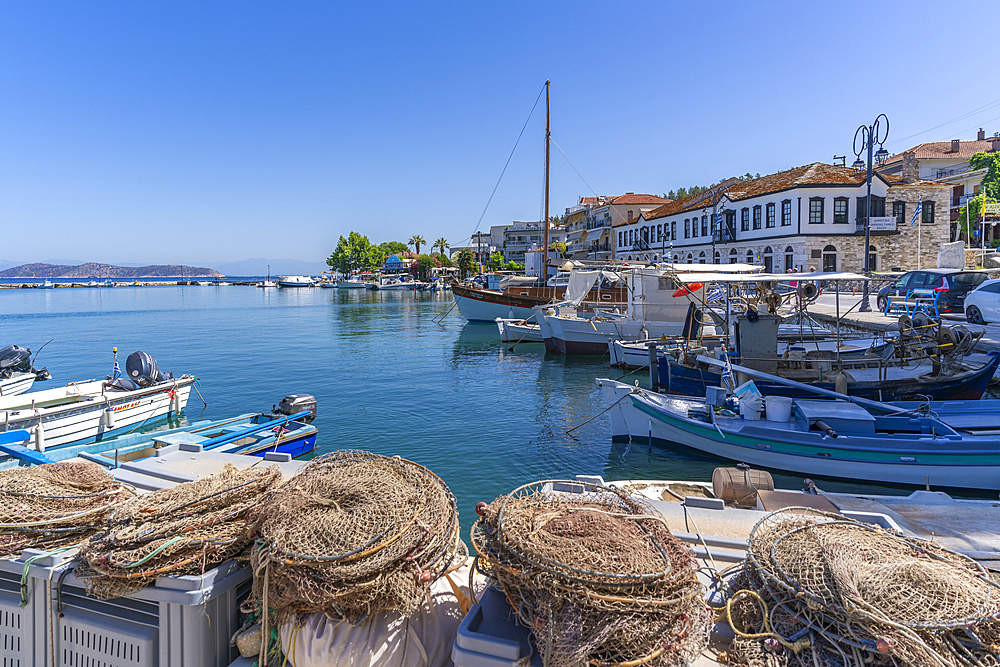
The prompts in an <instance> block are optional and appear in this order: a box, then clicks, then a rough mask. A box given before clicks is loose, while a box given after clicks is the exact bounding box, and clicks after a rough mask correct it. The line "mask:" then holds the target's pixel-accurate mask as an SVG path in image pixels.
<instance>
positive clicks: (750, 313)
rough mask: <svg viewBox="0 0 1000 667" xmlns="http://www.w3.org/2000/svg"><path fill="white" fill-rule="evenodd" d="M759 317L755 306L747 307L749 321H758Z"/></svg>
mask: <svg viewBox="0 0 1000 667" xmlns="http://www.w3.org/2000/svg"><path fill="white" fill-rule="evenodd" d="M758 319H759V316H758V315H757V311H756V310H754V309H753V308H747V321H748V322H756V321H757V320H758Z"/></svg>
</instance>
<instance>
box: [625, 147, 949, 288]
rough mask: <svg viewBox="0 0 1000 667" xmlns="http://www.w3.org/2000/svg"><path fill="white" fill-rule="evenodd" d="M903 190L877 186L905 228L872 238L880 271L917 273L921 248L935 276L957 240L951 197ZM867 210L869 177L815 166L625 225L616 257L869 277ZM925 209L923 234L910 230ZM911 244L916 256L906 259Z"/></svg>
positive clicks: (879, 208) (878, 210) (879, 207)
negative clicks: (945, 214)
mask: <svg viewBox="0 0 1000 667" xmlns="http://www.w3.org/2000/svg"><path fill="white" fill-rule="evenodd" d="M894 180H895V182H894ZM894 180H891V179H888V178H886V177H883V176H881V175H879V174H876V175H875V176H873V178H872V200H871V216H872V217H873V218H876V217H877V218H886V217H893V216H894V218H895V220H894V223H893V224H889V223H887V222H886V221H881V222H880V223H879V227H878V228H877V229H874V230H873V231H872V232H871V243H870V247H869V255H870V266H871V269H872V270H873V271H878V270H889V269H891V268H902V267H904V266H908V262H909V261H910V260H913V263H914V267H913V268H915V266H916V264H915V262H916V252H915V249H916V248H915V246H916V245H918V244H919V245H921V254H922V258H921V262H922V265H923V266H925V267H926V266H935V265H936V254H937V249H938V248H939V247H940V244H941V243H942V242H944V241H946V240H947V237H948V222H947V218H943V219H942V218H941V216H939V215H937V213H936V211H940V210H941V209H942V207H944V209H945V210H947V188H945V187H943V186H939V185H934V184H927V183H925V182H919V183H914V184H902V183H899V180H900V179H899V178H898V177H897V178H895V179H894ZM864 201H865V174H864V173H860V174H859V173H858V172H855V171H854V170H852V169H848V168H846V167H839V166H833V165H826V164H822V163H814V164H811V165H806V166H803V167H797V168H795V169H790V170H788V171H785V172H779V173H777V174H771V175H769V176H764V177H762V178H758V179H753V180H748V181H741V182H739V183H736V184H733V185H731V186H729V187H728V189H726V190H725V191H723V192H709V193H702V194H701V195H696V196H694V197H689V198H687V199H684V200H679V201H676V202H672V203H670V204H667V205H665V206H662V207H660V208H658V209H656V210H654V211H650V212H649V213H648V214H643V215H642V216H640V217H639V219H638V220H635V221H632V222H629V223H626V224H622V225H619V226H618V227H616V228H615V229H614V232H615V241H616V253H615V256H616V258H617V259H619V260H626V261H628V260H631V261H653V262H658V261H666V262H684V263H694V264H699V263H700V264H735V263H742V262H747V263H753V264H762V265H764V267H765V271H769V272H779V273H780V272H785V271H787V270H789V269H798V270H799V271H800V272H807V271H809V270H811V269H815V270H816V271H841V270H846V271H861V270H863V269H864V252H863V246H864V223H865V207H864ZM918 201H920V202H921V204H922V215H921V216H920V219H921V223H922V224H921V226H920V228H919V230H918V229H917V227H913V228H911V227H910V220H911V217H912V214H913V211H914V210H915V209H916V205H917V202H918ZM713 223H715V224H713ZM918 233H919V235H920V237H921V238H920V240H919V241H917V236H918ZM911 236H912V237H913V246H914V252H912V253H911V254H910V256H909V257H907V256H905V254H903V255H901V254H900V249H901V248H902V247H903V246H908V245H909V242H910V237H911ZM932 249H933V250H932ZM932 251H933V259H932V256H931V254H930V253H931V252H932ZM928 262H929V263H928Z"/></svg>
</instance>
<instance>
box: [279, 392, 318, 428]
mask: <svg viewBox="0 0 1000 667" xmlns="http://www.w3.org/2000/svg"><path fill="white" fill-rule="evenodd" d="M306 410H309V411H310V412H311V413H312V414H311V415H308V416H306V417H303V418H302V419H301V420H300V421H303V422H305V423H306V424H311V423H312V420H314V419H316V397H315V396H313V395H312V394H291V395H290V396H285V397H284V398H283V399H281V403H278V405H277V407H275V408H274V412H275V413H277V414H279V415H294V414H297V413H299V412H305V411H306Z"/></svg>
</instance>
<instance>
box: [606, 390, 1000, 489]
mask: <svg viewBox="0 0 1000 667" xmlns="http://www.w3.org/2000/svg"><path fill="white" fill-rule="evenodd" d="M597 384H598V386H599V387H600V388H601V389H602V391H603V393H604V398H605V402H606V403H607V405H608V406H609V410H608V413H609V414H610V415H611V421H612V434H613V435H614V436H615V438H616V439H618V440H621V439H628V440H631V441H633V442H641V443H644V444H645V443H649V444H655V445H661V446H670V447H677V446H680V447H684V448H687V449H690V450H694V451H697V452H699V453H701V454H707V455H709V456H712V457H716V458H720V459H725V460H728V461H735V462H739V463H748V464H750V465H752V466H757V467H764V468H770V469H773V470H780V471H785V472H790V473H796V474H802V475H807V476H808V475H812V476H824V477H835V478H840V479H846V480H864V481H871V482H880V483H889V484H900V485H905V486H920V487H923V486H924V485H925V484H926V483H927V481H928V480H929V481H930V483H931V484H932V485H934V486H935V487H950V488H963V489H964V488H975V489H986V490H994V489H1000V439H998V438H996V437H994V438H990V439H985V438H984V439H983V440H982V441H980V442H977V443H973V444H971V445H970V444H968V443H965V442H963V441H958V442H956V441H954V440H947V439H944V438H937V439H935V438H932V437H931V436H930V434H928V436H927V437H925V438H922V439H918V440H914V441H912V442H909V443H905V444H902V445H900V444H899V443H894V442H892V440H891V438H888V437H881V438H880V437H869V438H853V437H852V438H847V437H843V436H842V437H840V438H830V437H828V436H825V435H821V434H820V433H819V432H818V431H812V432H809V433H803V432H798V433H795V434H794V436H793V435H789V439H787V440H783V439H779V438H776V437H774V436H773V434H771V433H769V432H768V431H769V426H768V424H769V423H768V422H767V421H766V420H762V421H761V422H752V421H744V420H734V421H737V422H741V424H740V429H739V430H730V429H728V428H726V427H725V426H721V427H720V429H719V430H717V429H716V427H715V426H714V425H713V424H710V423H707V422H703V421H699V420H695V419H691V418H688V417H686V416H683V412H684V411H683V405H684V404H688V403H690V404H691V405H696V402H695V401H691V400H690V399H674V400H675V401H676V402H677V403H678V406H679V407H680V408H681V409H676V410H675V409H671V405H670V400H671V399H670V398H669V397H660V396H651V395H648V394H645V393H644V392H635V391H634V389H635V388H634V387H630V386H629V385H625V384H623V383H620V382H615V381H613V380H598V381H597ZM702 405H703V404H702ZM722 421H723V420H719V422H720V423H721V422H722ZM757 424H761V425H763V426H760V427H758V426H756V425H757ZM721 433H724V435H725V437H720V434H721ZM841 442H842V443H843V444H840V443H841Z"/></svg>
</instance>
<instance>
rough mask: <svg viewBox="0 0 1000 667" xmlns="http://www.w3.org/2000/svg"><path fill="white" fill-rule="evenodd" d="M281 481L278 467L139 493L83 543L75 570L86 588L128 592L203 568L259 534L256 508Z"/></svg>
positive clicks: (105, 593)
mask: <svg viewBox="0 0 1000 667" xmlns="http://www.w3.org/2000/svg"><path fill="white" fill-rule="evenodd" d="M280 481H281V472H280V471H279V470H278V467H277V466H270V467H267V468H255V467H250V468H247V469H246V470H238V469H237V468H235V467H234V466H232V465H229V464H227V465H226V467H225V468H223V469H222V470H221V471H219V472H218V473H216V474H214V475H211V476H209V477H205V478H202V479H199V480H196V481H193V482H185V483H183V484H178V485H177V486H175V487H173V488H169V489H160V490H158V491H154V492H153V493H150V494H147V495H143V496H137V497H136V498H134V499H132V500H130V501H129V502H127V503H125V504H123V505H121V506H119V507H117V508H115V509H114V511H113V512H112V513H111V514H110V516H109V517H108V520H107V524H106V526H105V527H104V530H103V531H102V532H100V533H98V534H96V535H94V536H93V537H91V538H90V539H89V540H88V541H87V542H86V543H85V544H84V545H83V546H82V547H81V548H80V560H81V561H82V562H81V564H80V565H79V566H77V568H76V575H77V576H78V577H80V578H81V579H83V581H84V585H85V586H86V588H87V592H88V593H90V594H91V595H94V596H96V597H99V598H103V599H108V598H114V597H120V596H123V595H128V594H130V593H134V592H135V591H138V590H140V589H142V588H144V587H145V586H147V585H148V584H151V583H153V582H154V581H155V580H156V578H157V577H158V576H161V575H185V574H200V573H202V572H205V571H206V570H210V569H212V568H213V567H215V566H216V565H219V564H220V563H223V562H225V561H227V560H229V559H231V558H234V557H236V556H239V555H240V554H241V553H242V552H243V551H245V549H246V548H247V547H248V546H249V545H250V543H251V542H252V541H253V529H254V521H255V517H254V515H253V512H254V511H255V510H256V509H257V508H259V507H260V506H261V505H262V504H263V503H265V502H266V501H267V499H268V497H269V495H270V494H271V493H272V491H273V490H274V489H275V488H276V486H277V485H278V483H279V482H280Z"/></svg>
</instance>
